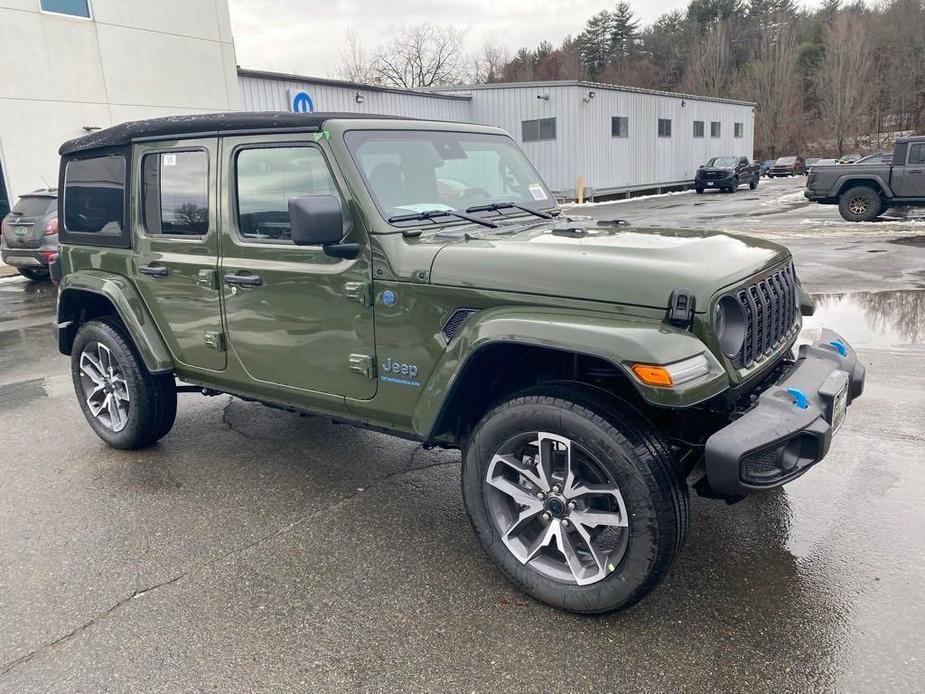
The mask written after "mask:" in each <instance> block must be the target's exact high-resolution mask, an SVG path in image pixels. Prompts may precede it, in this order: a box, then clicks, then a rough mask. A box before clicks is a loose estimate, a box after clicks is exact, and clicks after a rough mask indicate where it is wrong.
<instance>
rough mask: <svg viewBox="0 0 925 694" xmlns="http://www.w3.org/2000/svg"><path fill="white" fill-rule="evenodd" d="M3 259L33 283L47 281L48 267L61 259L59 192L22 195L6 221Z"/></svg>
mask: <svg viewBox="0 0 925 694" xmlns="http://www.w3.org/2000/svg"><path fill="white" fill-rule="evenodd" d="M0 229H2V236H0V258H2V259H3V262H4V263H6V264H7V265H12V266H13V267H15V268H16V269H17V270H18V271H19V274H20V275H22V276H23V277H26V278H28V279H30V280H32V281H33V282H41V281H43V280H47V279H48V266H49V265H50V264H51V263H52V261H54V259H55V258H57V257H58V191H57V190H55V189H54V188H51V189H43V190H36V191H33V192H31V193H27V194H26V195H23V196H22V197H21V198H20V199H19V202H17V203H16V206H15V207H14V208H13V210H12V212H10V213H9V214H8V215H7V216H6V217H4V219H3V224H2V226H0Z"/></svg>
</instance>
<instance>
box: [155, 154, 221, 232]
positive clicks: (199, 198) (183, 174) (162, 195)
mask: <svg viewBox="0 0 925 694" xmlns="http://www.w3.org/2000/svg"><path fill="white" fill-rule="evenodd" d="M141 175H142V180H143V182H144V183H143V186H144V189H143V195H142V199H141V206H142V214H143V216H144V220H145V230H146V231H147V232H148V233H149V234H167V235H171V236H205V235H206V234H207V233H208V231H209V155H208V154H206V153H205V152H203V151H198V152H163V153H160V154H148V155H146V156H145V157H144V159H143V160H142V163H141Z"/></svg>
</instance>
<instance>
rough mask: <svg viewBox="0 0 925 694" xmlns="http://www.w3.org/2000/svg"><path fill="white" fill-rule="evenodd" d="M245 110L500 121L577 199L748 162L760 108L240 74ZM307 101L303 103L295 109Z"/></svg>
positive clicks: (647, 95)
mask: <svg viewBox="0 0 925 694" xmlns="http://www.w3.org/2000/svg"><path fill="white" fill-rule="evenodd" d="M238 76H239V85H240V89H241V104H242V108H244V109H245V110H253V111H265V110H307V109H309V110H317V111H351V112H360V113H379V114H386V115H401V116H411V117H416V118H428V119H435V120H450V121H465V122H474V123H482V124H486V125H495V126H499V127H501V128H504V129H505V130H507V131H508V132H509V133H511V135H512V136H513V137H514V138H515V139H516V140H517V141H518V142H519V143H520V144H521V146H522V147H523V149H524V151H525V152H526V153H527V155H528V156H529V157H530V159H531V160H532V161H533V163H534V164H535V165H536V167H537V169H539V171H540V173H541V174H542V175H543V177H544V178H545V179H546V182H547V183H548V184H549V186H550V187H551V188H552V189H553V190H555V191H557V192H559V193H561V194H564V195H566V196H572V195H574V191H575V190H576V187H577V184H578V181H579V178H580V179H582V182H583V185H584V187H585V189H586V190H587V189H591V190H593V191H595V192H596V193H597V194H608V193H619V192H630V191H634V190H645V189H652V188H660V187H670V186H677V185H685V184H688V183H690V182H691V181H692V180H693V178H694V172H695V171H696V170H697V167H698V166H699V165H700V164H702V163H703V162H704V161H706V160H707V159H708V158H710V157H711V156H716V155H722V154H734V155H738V156H747V157H749V158H750V157H751V156H752V153H753V144H754V122H755V118H754V104H753V103H751V102H745V101H734V100H729V99H714V98H710V97H698V96H693V95H688V94H674V93H670V92H657V91H651V90H645V89H635V88H631V87H618V86H613V85H606V84H596V83H589V82H577V81H566V82H523V83H508V84H487V85H477V86H464V87H453V88H441V89H439V90H426V91H410V90H404V89H388V88H381V87H370V86H367V85H361V84H355V83H350V82H341V81H337V80H328V79H318V78H312V77H301V76H298V75H281V74H276V73H271V72H258V71H253V70H239V71H238ZM298 99H302V101H301V103H296V101H297V100H298Z"/></svg>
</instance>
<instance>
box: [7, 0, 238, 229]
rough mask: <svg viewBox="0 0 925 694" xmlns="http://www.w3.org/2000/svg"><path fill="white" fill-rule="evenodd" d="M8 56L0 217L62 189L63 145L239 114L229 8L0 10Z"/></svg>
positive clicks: (143, 0) (44, 0) (23, 4)
mask: <svg viewBox="0 0 925 694" xmlns="http://www.w3.org/2000/svg"><path fill="white" fill-rule="evenodd" d="M0 47H2V49H0V217H2V216H3V215H4V214H5V213H6V210H5V209H4V208H5V206H6V201H7V199H9V200H13V201H15V199H16V197H17V196H19V195H21V194H23V193H25V192H28V191H30V190H34V189H36V188H43V187H45V186H46V185H50V186H55V185H56V184H57V171H58V146H59V145H60V144H61V143H62V142H64V141H65V140H68V139H70V138H73V137H77V136H78V135H83V134H85V133H86V132H87V131H89V130H92V129H95V128H104V127H107V126H109V125H114V124H116V123H121V122H124V121H127V120H133V119H138V118H149V117H154V116H164V115H174V114H187V113H202V112H207V111H228V110H237V109H238V84H237V73H236V69H235V55H234V43H233V40H232V36H231V21H230V17H229V13H228V2H227V0H157V1H156V2H152V0H0Z"/></svg>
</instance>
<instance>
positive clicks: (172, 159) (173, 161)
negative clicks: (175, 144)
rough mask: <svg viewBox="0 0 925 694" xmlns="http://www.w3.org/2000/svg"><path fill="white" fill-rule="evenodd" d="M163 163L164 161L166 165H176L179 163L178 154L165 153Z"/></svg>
mask: <svg viewBox="0 0 925 694" xmlns="http://www.w3.org/2000/svg"><path fill="white" fill-rule="evenodd" d="M163 163H164V166H176V165H177V155H176V154H165V155H164V162H163Z"/></svg>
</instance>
